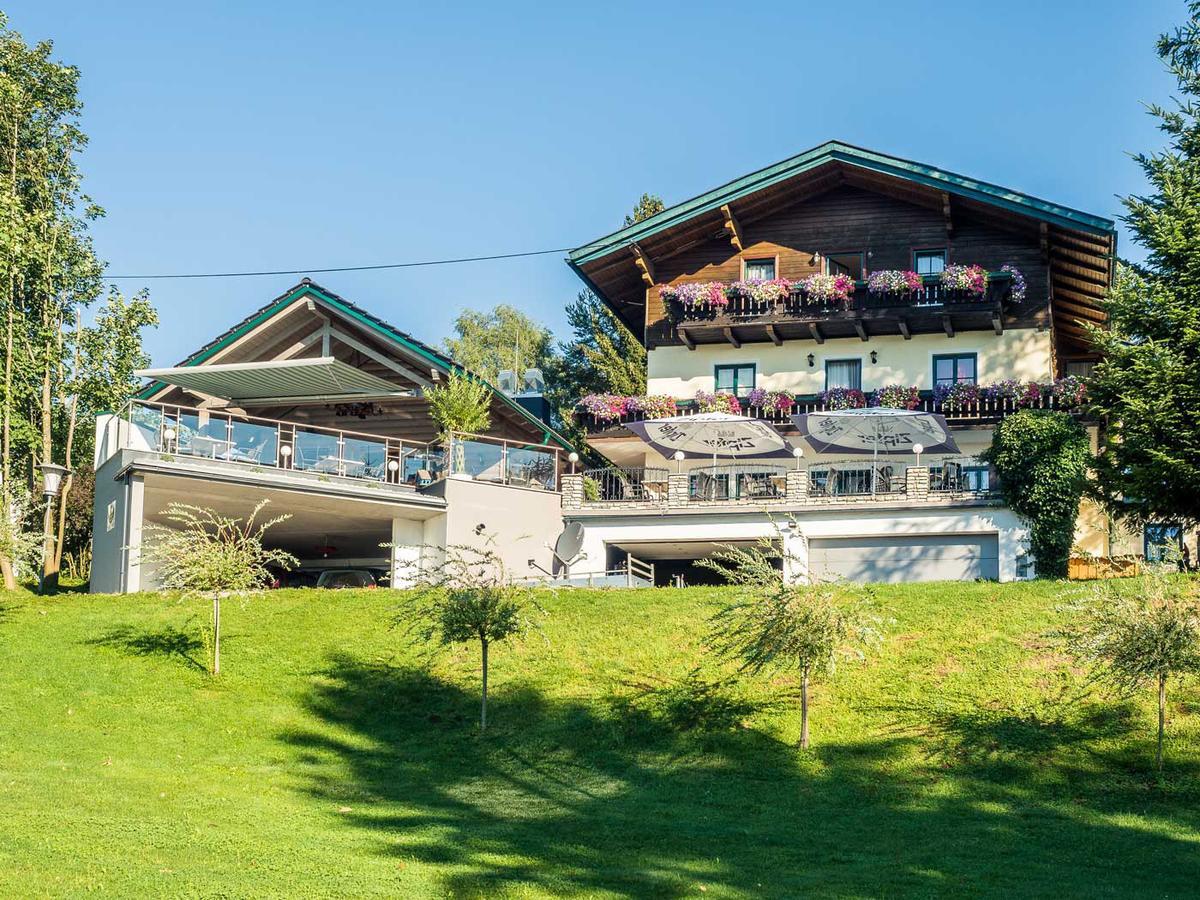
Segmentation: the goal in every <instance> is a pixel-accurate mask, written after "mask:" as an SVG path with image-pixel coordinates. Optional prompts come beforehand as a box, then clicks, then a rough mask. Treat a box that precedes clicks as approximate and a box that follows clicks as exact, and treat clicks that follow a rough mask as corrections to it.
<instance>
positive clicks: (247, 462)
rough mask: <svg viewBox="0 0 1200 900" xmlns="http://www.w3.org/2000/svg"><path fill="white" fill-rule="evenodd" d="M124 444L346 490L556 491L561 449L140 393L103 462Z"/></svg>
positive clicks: (103, 448)
mask: <svg viewBox="0 0 1200 900" xmlns="http://www.w3.org/2000/svg"><path fill="white" fill-rule="evenodd" d="M120 451H142V452H144V453H149V454H152V455H154V456H156V457H157V458H159V459H161V460H165V461H176V462H185V463H195V464H199V465H203V466H207V467H208V468H210V469H220V470H223V471H225V472H226V473H237V472H239V471H240V472H242V473H246V474H249V473H251V472H254V473H264V472H272V471H274V472H278V473H280V474H286V475H288V476H293V477H299V478H301V479H307V480H310V481H312V480H319V481H320V482H322V483H327V484H343V485H346V486H347V487H349V486H394V487H395V488H399V489H406V488H407V489H410V490H418V489H421V488H425V487H428V486H429V485H432V484H434V483H435V482H438V481H440V480H442V479H444V478H463V479H470V480H477V481H485V482H491V483H496V484H505V485H511V486H515V487H524V488H531V489H535V490H544V491H555V490H557V489H558V473H559V470H560V459H559V452H558V449H557V448H555V447H551V446H548V445H544V444H532V443H521V442H515V441H510V440H503V439H499V438H492V437H487V436H483V435H472V434H454V435H452V436H451V439H450V441H449V442H448V444H447V445H446V446H442V445H439V444H431V443H419V442H413V441H408V440H404V439H402V438H398V437H394V436H387V435H379V434H371V433H367V432H359V431H351V430H347V429H334V428H324V427H320V426H316V425H310V424H306V423H301V422H289V421H283V420H277V419H265V418H260V417H257V416H248V415H244V414H241V413H235V412H232V411H227V410H214V409H201V408H196V407H186V406H179V405H175V404H162V403H154V402H149V401H140V400H139V401H133V402H131V403H130V404H128V405H127V406H126V407H125V408H124V409H123V410H122V411H121V413H120V414H118V415H117V416H114V417H111V421H109V422H107V423H105V426H104V428H103V433H102V436H101V439H100V440H98V441H97V454H98V457H97V463H100V462H103V461H104V460H106V459H108V458H109V457H111V456H113V455H115V454H116V453H118V452H120Z"/></svg>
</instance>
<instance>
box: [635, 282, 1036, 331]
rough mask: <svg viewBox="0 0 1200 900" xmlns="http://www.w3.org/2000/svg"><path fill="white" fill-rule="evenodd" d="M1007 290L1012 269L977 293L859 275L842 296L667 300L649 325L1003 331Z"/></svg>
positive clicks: (713, 328) (657, 328)
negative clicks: (877, 288)
mask: <svg viewBox="0 0 1200 900" xmlns="http://www.w3.org/2000/svg"><path fill="white" fill-rule="evenodd" d="M1011 295H1012V276H1011V275H1009V274H1008V273H1007V272H992V273H991V274H990V275H989V276H988V284H987V288H986V290H985V291H984V293H983V295H982V296H980V295H978V294H969V293H967V292H963V291H948V290H946V289H945V288H943V287H942V285H941V283H940V282H939V280H938V279H937V277H936V276H933V277H926V278H925V286H924V287H923V288H922V289H921V290H919V291H913V292H911V293H903V294H872V293H871V292H870V291H868V290H867V284H866V282H865V281H860V282H858V283H857V284H856V286H855V290H854V293H853V294H852V295H851V296H850V297H849V298H848V299H847V300H845V301H841V300H834V301H816V300H813V299H810V298H808V297H806V296H805V295H804V294H803V293H801V292H800V291H793V292H792V293H791V294H790V295H789V296H787V297H785V298H783V299H782V300H779V301H768V302H759V301H755V300H751V299H748V298H735V299H732V300H730V301H729V303H728V304H727V305H725V306H723V307H710V306H708V305H705V304H701V305H696V306H685V305H683V304H681V303H678V302H674V301H672V302H670V303H668V305H667V318H666V320H664V321H663V322H662V323H659V324H658V325H652V326H650V327H648V328H647V335H646V337H647V343H648V345H649V346H661V345H663V344H683V345H685V346H687V347H688V348H689V349H695V347H696V346H697V345H699V344H721V343H729V344H732V345H733V346H734V347H740V346H741V345H742V344H743V343H751V342H765V341H771V342H773V343H775V344H776V345H780V344H782V343H783V342H784V341H791V340H812V341H816V342H817V343H818V344H820V343H824V342H825V340H826V339H827V338H845V337H858V338H860V339H861V340H864V341H867V340H870V339H871V337H873V336H882V335H896V334H899V335H902V336H903V337H904V338H905V339H908V338H910V337H912V335H914V334H935V333H945V334H946V335H948V336H950V337H953V336H954V335H955V334H956V333H957V332H958V331H986V330H989V329H990V330H992V331H994V332H995V333H996V334H1001V333H1003V331H1004V327H1005V324H1006V319H1008V320H1010V321H1015V320H1012V319H1011V317H1010V316H1009V315H1008V305H1009V300H1010V298H1011Z"/></svg>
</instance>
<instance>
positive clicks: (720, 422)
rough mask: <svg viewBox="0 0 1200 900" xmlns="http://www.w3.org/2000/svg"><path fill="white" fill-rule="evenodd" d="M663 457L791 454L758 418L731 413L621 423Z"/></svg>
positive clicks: (773, 455)
mask: <svg viewBox="0 0 1200 900" xmlns="http://www.w3.org/2000/svg"><path fill="white" fill-rule="evenodd" d="M625 427H626V428H628V429H629V430H630V431H632V432H633V433H634V434H636V435H637V436H638V437H640V438H641V439H642V440H643V441H645V442H646V443H647V444H649V445H650V446H651V447H653V448H654V449H655V450H657V451H658V452H659V453H661V454H662V455H663V457H664V458H666V459H671V458H672V457H673V456H674V454H675V452H676V451H682V452H683V455H684V457H685V458H687V459H700V458H703V457H708V456H711V457H713V458H714V459H715V458H716V457H718V456H720V457H733V458H737V459H767V458H770V457H779V456H791V455H792V448H791V447H789V446H788V443H787V441H785V440H784V439H783V435H781V434H780V433H779V432H778V431H776V430H775V429H774V428H772V427H771V426H770V425H768V424H767V423H766V422H763V421H762V420H760V419H748V418H746V417H745V416H735V415H733V414H731V413H721V412H713V413H698V414H697V415H694V416H671V417H670V418H667V419H647V420H646V421H644V422H628V423H627V424H626V426H625Z"/></svg>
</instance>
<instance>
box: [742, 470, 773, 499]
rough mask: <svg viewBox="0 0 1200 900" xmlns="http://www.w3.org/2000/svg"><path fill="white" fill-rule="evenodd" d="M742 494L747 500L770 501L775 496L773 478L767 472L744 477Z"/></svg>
mask: <svg viewBox="0 0 1200 900" xmlns="http://www.w3.org/2000/svg"><path fill="white" fill-rule="evenodd" d="M742 492H743V493H744V494H745V496H746V499H747V500H770V499H771V498H773V497H774V496H775V486H774V485H773V484H771V476H770V475H769V474H767V473H765V472H751V473H750V474H748V475H745V476H743V479H742Z"/></svg>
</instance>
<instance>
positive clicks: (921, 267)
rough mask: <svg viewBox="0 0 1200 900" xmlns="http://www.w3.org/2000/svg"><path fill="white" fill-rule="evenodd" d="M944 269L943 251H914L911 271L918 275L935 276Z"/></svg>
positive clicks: (944, 252) (944, 255) (944, 254)
mask: <svg viewBox="0 0 1200 900" xmlns="http://www.w3.org/2000/svg"><path fill="white" fill-rule="evenodd" d="M944 268H946V251H945V250H914V251H913V271H914V272H916V273H917V274H918V275H937V274H938V273H940V272H941V271H942V270H943V269H944Z"/></svg>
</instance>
